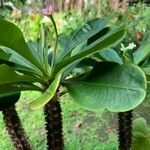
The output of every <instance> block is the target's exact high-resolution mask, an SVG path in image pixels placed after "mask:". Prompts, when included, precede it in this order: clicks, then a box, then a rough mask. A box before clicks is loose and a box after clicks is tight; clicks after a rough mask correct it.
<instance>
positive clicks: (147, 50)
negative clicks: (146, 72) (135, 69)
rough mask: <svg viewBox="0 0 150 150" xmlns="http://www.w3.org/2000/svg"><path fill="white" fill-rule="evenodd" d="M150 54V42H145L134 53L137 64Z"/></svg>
mask: <svg viewBox="0 0 150 150" xmlns="http://www.w3.org/2000/svg"><path fill="white" fill-rule="evenodd" d="M149 54H150V43H149V42H148V43H144V44H142V46H140V47H139V48H138V49H137V50H136V51H135V52H134V53H133V58H134V62H135V63H136V64H139V63H140V62H141V61H142V60H144V58H145V57H146V56H148V55H149Z"/></svg>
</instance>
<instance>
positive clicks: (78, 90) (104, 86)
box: [65, 62, 147, 112]
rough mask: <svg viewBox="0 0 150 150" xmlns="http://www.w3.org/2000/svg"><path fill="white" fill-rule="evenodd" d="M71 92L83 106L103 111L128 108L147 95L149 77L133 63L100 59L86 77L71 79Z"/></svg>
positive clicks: (69, 85)
mask: <svg viewBox="0 0 150 150" xmlns="http://www.w3.org/2000/svg"><path fill="white" fill-rule="evenodd" d="M65 85H66V87H67V89H68V92H69V94H70V95H71V96H72V97H73V99H74V101H75V102H76V103H78V104H79V105H80V106H82V107H84V108H86V109H89V110H93V111H101V110H104V109H108V110H109V111H113V112H123V111H128V110H131V109H133V108H135V107H136V106H138V105H139V104H140V103H141V102H142V101H143V100H144V98H145V95H146V87H147V84H146V77H145V74H144V73H143V71H142V70H141V69H140V68H139V67H138V66H136V65H134V64H130V63H128V64H122V65H119V64H116V63H110V62H102V63H98V64H97V65H96V66H95V68H94V69H93V71H92V72H91V73H90V75H89V76H88V77H87V78H86V79H85V80H83V81H72V80H69V81H68V83H66V84H65Z"/></svg>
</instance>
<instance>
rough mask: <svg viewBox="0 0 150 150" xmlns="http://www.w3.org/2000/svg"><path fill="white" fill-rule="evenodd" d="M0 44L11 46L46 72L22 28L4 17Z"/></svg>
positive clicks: (0, 21)
mask: <svg viewBox="0 0 150 150" xmlns="http://www.w3.org/2000/svg"><path fill="white" fill-rule="evenodd" d="M0 46H5V47H8V48H11V49H12V50H14V51H16V52H17V53H19V54H20V55H21V56H23V57H24V58H26V59H27V60H29V61H30V62H31V63H33V64H34V65H35V66H37V67H38V68H39V69H40V70H41V71H42V72H44V70H43V68H42V67H41V65H40V64H39V62H38V61H37V60H36V59H35V58H34V56H33V55H32V53H31V51H30V50H29V48H28V46H27V44H26V42H25V40H24V37H23V34H22V32H21V30H20V29H19V28H18V27H17V26H16V25H15V24H13V23H11V22H9V21H6V20H4V19H2V18H0Z"/></svg>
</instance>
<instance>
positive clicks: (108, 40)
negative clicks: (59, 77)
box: [53, 28, 125, 76]
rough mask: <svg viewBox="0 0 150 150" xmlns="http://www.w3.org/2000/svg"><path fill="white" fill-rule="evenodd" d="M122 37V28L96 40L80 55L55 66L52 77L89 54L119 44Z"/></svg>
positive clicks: (123, 33)
mask: <svg viewBox="0 0 150 150" xmlns="http://www.w3.org/2000/svg"><path fill="white" fill-rule="evenodd" d="M124 36H125V29H124V28H119V29H117V30H115V31H113V32H111V33H109V34H107V35H105V36H104V37H102V38H100V39H98V40H97V41H95V42H93V43H92V44H90V45H89V46H88V47H87V48H85V50H84V51H82V52H81V53H78V54H76V55H74V56H72V57H68V58H66V59H63V60H62V61H60V62H59V63H58V64H57V65H56V67H55V69H54V72H53V75H54V76H55V75H56V74H57V73H59V72H60V73H62V72H63V71H64V70H65V69H66V68H67V67H69V66H70V65H72V63H75V62H77V61H80V60H81V59H83V58H85V57H87V56H89V55H91V54H94V53H97V52H98V51H100V50H103V49H106V48H109V47H111V46H114V45H115V44H117V43H119V42H120V41H121V40H122V38H123V37H124Z"/></svg>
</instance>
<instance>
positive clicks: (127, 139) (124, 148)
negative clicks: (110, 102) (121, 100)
mask: <svg viewBox="0 0 150 150" xmlns="http://www.w3.org/2000/svg"><path fill="white" fill-rule="evenodd" d="M118 125H119V127H118V136H119V137H118V138H119V139H118V140H119V148H118V149H119V150H130V148H131V143H132V110H130V111H127V112H121V113H118Z"/></svg>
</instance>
